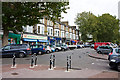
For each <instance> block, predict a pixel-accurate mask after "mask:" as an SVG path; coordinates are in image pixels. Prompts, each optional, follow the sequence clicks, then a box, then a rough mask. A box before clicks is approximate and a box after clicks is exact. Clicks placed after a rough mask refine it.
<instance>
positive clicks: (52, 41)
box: [48, 36, 55, 45]
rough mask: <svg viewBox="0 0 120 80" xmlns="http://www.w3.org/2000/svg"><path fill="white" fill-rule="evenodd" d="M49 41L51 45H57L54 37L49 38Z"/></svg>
mask: <svg viewBox="0 0 120 80" xmlns="http://www.w3.org/2000/svg"><path fill="white" fill-rule="evenodd" d="M48 41H49V44H51V45H55V38H54V37H49V36H48Z"/></svg>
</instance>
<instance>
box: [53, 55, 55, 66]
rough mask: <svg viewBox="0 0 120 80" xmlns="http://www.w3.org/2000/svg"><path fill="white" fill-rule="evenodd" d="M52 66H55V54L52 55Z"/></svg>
mask: <svg viewBox="0 0 120 80" xmlns="http://www.w3.org/2000/svg"><path fill="white" fill-rule="evenodd" d="M53 68H55V55H53Z"/></svg>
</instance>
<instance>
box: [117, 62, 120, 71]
mask: <svg viewBox="0 0 120 80" xmlns="http://www.w3.org/2000/svg"><path fill="white" fill-rule="evenodd" d="M117 70H118V71H119V72H120V63H119V64H118V65H117Z"/></svg>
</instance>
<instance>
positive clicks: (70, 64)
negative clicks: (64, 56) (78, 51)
mask: <svg viewBox="0 0 120 80" xmlns="http://www.w3.org/2000/svg"><path fill="white" fill-rule="evenodd" d="M69 67H70V69H71V56H70V57H69Z"/></svg>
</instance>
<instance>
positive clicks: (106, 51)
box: [96, 46, 112, 54]
mask: <svg viewBox="0 0 120 80" xmlns="http://www.w3.org/2000/svg"><path fill="white" fill-rule="evenodd" d="M111 50H112V47H110V46H98V47H97V49H96V51H97V53H99V54H109V53H110V52H111Z"/></svg>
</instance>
